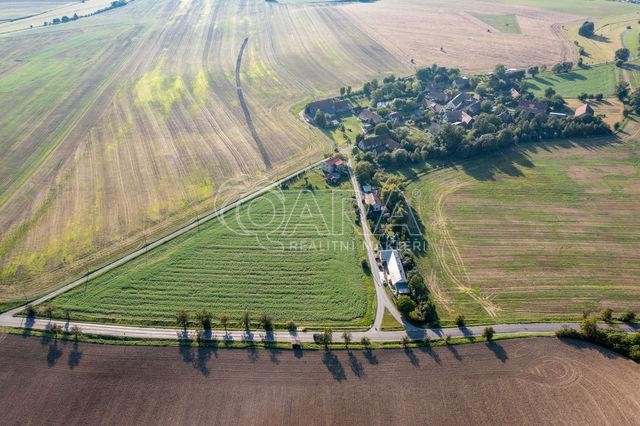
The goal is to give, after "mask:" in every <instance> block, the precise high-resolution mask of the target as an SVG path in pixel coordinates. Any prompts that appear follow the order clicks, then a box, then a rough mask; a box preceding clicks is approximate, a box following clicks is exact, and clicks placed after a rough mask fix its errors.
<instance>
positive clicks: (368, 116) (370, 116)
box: [358, 108, 382, 126]
mask: <svg viewBox="0 0 640 426" xmlns="http://www.w3.org/2000/svg"><path fill="white" fill-rule="evenodd" d="M358 118H359V119H360V120H361V121H362V122H363V123H367V124H371V125H373V126H375V125H376V124H380V123H382V117H380V116H379V115H378V114H376V113H375V112H373V111H371V110H369V109H366V108H365V109H363V110H362V112H360V114H359V115H358Z"/></svg>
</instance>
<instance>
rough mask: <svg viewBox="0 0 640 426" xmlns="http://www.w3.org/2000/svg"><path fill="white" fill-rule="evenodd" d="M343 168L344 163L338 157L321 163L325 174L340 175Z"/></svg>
mask: <svg viewBox="0 0 640 426" xmlns="http://www.w3.org/2000/svg"><path fill="white" fill-rule="evenodd" d="M344 167H345V165H344V161H343V160H342V159H341V158H339V157H331V158H329V159H327V160H325V162H324V163H322V170H324V172H325V173H342V172H343V171H344Z"/></svg>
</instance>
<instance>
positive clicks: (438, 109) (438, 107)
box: [423, 99, 445, 114]
mask: <svg viewBox="0 0 640 426" xmlns="http://www.w3.org/2000/svg"><path fill="white" fill-rule="evenodd" d="M423 105H424V106H425V107H426V108H428V109H430V110H433V111H434V112H435V113H437V114H443V113H444V112H445V107H444V105H442V104H439V103H437V102H434V101H432V100H430V99H425V100H424V101H423Z"/></svg>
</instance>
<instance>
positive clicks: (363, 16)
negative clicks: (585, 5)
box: [343, 0, 582, 71]
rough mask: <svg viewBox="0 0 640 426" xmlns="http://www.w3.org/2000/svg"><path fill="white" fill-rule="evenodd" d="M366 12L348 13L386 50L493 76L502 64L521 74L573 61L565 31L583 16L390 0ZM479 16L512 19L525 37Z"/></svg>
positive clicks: (457, 1)
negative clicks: (497, 28) (530, 68)
mask: <svg viewBox="0 0 640 426" xmlns="http://www.w3.org/2000/svg"><path fill="white" fill-rule="evenodd" d="M362 6H363V5H362V4H358V3H350V4H347V5H345V6H344V7H343V9H344V10H345V11H346V12H347V13H348V14H349V15H350V16H351V17H352V18H353V20H355V21H357V22H363V23H366V25H365V26H364V28H365V29H366V31H367V32H368V34H369V35H370V36H371V38H373V39H374V40H376V41H378V42H379V43H380V44H381V45H383V46H385V48H386V49H387V50H389V51H391V52H397V53H398V54H399V55H401V56H402V57H405V58H408V59H413V60H414V61H415V62H416V64H417V65H431V64H432V63H434V62H435V63H438V64H439V65H444V66H447V67H457V68H461V69H463V70H466V71H487V70H491V69H493V67H494V66H495V65H496V64H497V63H502V64H505V65H507V66H508V67H510V68H511V67H513V68H517V67H526V66H528V65H531V64H552V63H556V62H559V61H561V60H572V59H573V58H574V57H575V51H574V48H573V46H572V45H571V44H570V42H569V41H568V40H567V39H566V37H565V35H564V34H563V32H562V29H561V26H562V24H563V23H565V22H570V21H574V20H576V19H579V18H580V16H582V15H578V16H576V15H571V14H564V13H556V12H549V11H544V10H541V9H534V8H530V7H517V6H511V5H503V4H499V3H495V2H487V1H465V0H453V1H446V0H414V1H406V0H385V1H381V2H375V3H372V4H368V5H367V7H362ZM477 15H489V16H493V15H510V16H512V17H513V18H512V19H514V20H516V21H517V22H518V23H519V27H520V30H521V34H513V33H505V32H498V31H495V29H494V27H493V26H492V25H493V24H487V23H485V22H483V21H481V20H480V19H478V18H477V17H476V16H477ZM503 21H504V19H503ZM400 22H401V24H398V23H400ZM425 22H428V23H429V25H425V24H424V23H425ZM452 28H455V29H458V30H457V31H452ZM487 29H489V30H494V31H492V32H488V31H487ZM525 52H526V53H525Z"/></svg>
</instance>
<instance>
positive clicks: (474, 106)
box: [465, 101, 482, 116]
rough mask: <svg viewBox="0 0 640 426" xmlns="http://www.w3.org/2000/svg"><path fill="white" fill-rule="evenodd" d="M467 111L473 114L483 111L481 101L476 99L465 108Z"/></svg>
mask: <svg viewBox="0 0 640 426" xmlns="http://www.w3.org/2000/svg"><path fill="white" fill-rule="evenodd" d="M465 111H466V112H467V114H469V115H472V116H473V115H478V114H480V111H482V106H481V103H480V101H476V102H473V103H471V104H469V106H468V107H466V108H465Z"/></svg>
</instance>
